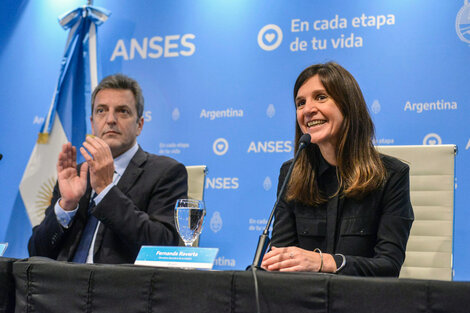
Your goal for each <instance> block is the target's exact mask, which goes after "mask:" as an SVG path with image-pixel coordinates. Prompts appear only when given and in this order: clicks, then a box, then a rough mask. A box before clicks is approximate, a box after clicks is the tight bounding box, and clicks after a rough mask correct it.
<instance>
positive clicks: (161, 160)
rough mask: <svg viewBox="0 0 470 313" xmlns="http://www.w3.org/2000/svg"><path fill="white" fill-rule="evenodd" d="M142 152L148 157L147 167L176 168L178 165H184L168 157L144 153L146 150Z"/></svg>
mask: <svg viewBox="0 0 470 313" xmlns="http://www.w3.org/2000/svg"><path fill="white" fill-rule="evenodd" d="M142 152H143V153H144V155H145V157H146V165H147V166H159V167H160V166H165V167H174V166H178V165H183V164H181V163H180V162H178V161H177V160H175V159H173V158H171V157H168V156H164V155H157V154H153V153H150V152H147V151H144V150H142Z"/></svg>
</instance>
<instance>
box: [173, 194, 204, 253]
mask: <svg viewBox="0 0 470 313" xmlns="http://www.w3.org/2000/svg"><path fill="white" fill-rule="evenodd" d="M204 216H206V209H205V205H204V201H202V200H194V199H178V200H177V201H176V205H175V224H176V230H177V231H178V234H179V235H180V237H181V239H183V241H184V244H185V246H186V247H191V246H192V244H193V242H194V241H195V240H196V239H197V237H198V236H199V234H200V233H201V231H202V226H203V223H204Z"/></svg>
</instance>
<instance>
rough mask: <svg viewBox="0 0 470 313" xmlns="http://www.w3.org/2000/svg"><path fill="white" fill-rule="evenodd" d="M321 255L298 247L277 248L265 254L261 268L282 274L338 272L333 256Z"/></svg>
mask: <svg viewBox="0 0 470 313" xmlns="http://www.w3.org/2000/svg"><path fill="white" fill-rule="evenodd" d="M321 263H322V260H321V257H320V253H317V252H313V251H310V250H304V249H301V248H298V247H285V248H276V247H272V249H271V251H269V252H268V253H266V254H265V256H264V258H263V261H262V263H261V267H263V268H264V269H266V270H268V271H281V272H318V271H320V268H321V271H322V272H330V273H333V272H335V271H336V263H335V260H334V259H333V256H332V255H331V254H327V253H323V265H322V264H321Z"/></svg>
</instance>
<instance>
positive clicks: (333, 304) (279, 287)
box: [0, 258, 470, 313]
mask: <svg viewBox="0 0 470 313" xmlns="http://www.w3.org/2000/svg"><path fill="white" fill-rule="evenodd" d="M0 263H7V264H10V265H9V266H11V265H12V275H13V279H14V282H15V286H14V287H15V288H16V289H15V291H16V307H15V310H16V311H15V312H48V313H54V312H67V313H68V312H113V313H114V312H117V313H118V312H125V313H128V312H172V313H174V312H227V313H228V312H256V303H255V296H254V283H253V276H252V274H251V272H245V271H198V270H179V269H165V268H153V267H141V266H135V265H96V264H93V265H91V264H90V265H87V264H73V263H66V262H56V261H51V260H48V259H42V258H30V259H27V260H17V261H16V262H11V261H10V262H3V261H2V262H0ZM7 267H8V266H5V267H3V266H2V267H0V268H2V269H3V268H7ZM2 271H3V270H2ZM2 273H3V272H2ZM2 275H3V274H2ZM7 276H8V274H7ZM0 277H2V279H3V278H4V277H3V276H0ZM5 277H6V276H5ZM10 278H11V277H10ZM7 280H8V278H7ZM0 283H2V284H3V280H2V281H1V282H0ZM258 283H259V294H260V303H261V311H262V312H282V313H289V312H299V313H300V312H334V313H340V312H341V313H342V312H348V313H351V312H353V313H355V312H393V313H396V312H406V313H413V312H420V313H422V312H433V313H434V312H436V313H437V312H442V313H450V312H470V283H467V282H442V281H431V280H412V279H395V278H357V277H347V276H339V275H332V274H314V273H268V272H260V271H258ZM7 294H8V291H7ZM0 296H1V295H0ZM0 299H2V298H0ZM0 312H10V311H7V310H4V311H1V309H0Z"/></svg>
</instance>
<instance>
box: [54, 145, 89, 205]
mask: <svg viewBox="0 0 470 313" xmlns="http://www.w3.org/2000/svg"><path fill="white" fill-rule="evenodd" d="M87 172H88V164H86V163H84V164H83V165H82V167H81V168H80V175H78V174H77V149H76V148H75V147H73V146H72V144H71V143H70V142H69V143H66V144H64V145H63V146H62V151H61V152H60V153H59V160H58V161H57V180H58V183H59V190H60V194H61V196H62V198H61V199H60V203H59V205H60V206H61V207H62V208H63V209H64V210H65V211H72V210H74V209H75V208H76V207H77V205H78V202H79V201H80V198H81V197H82V196H83V195H84V194H85V191H86V179H87Z"/></svg>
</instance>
